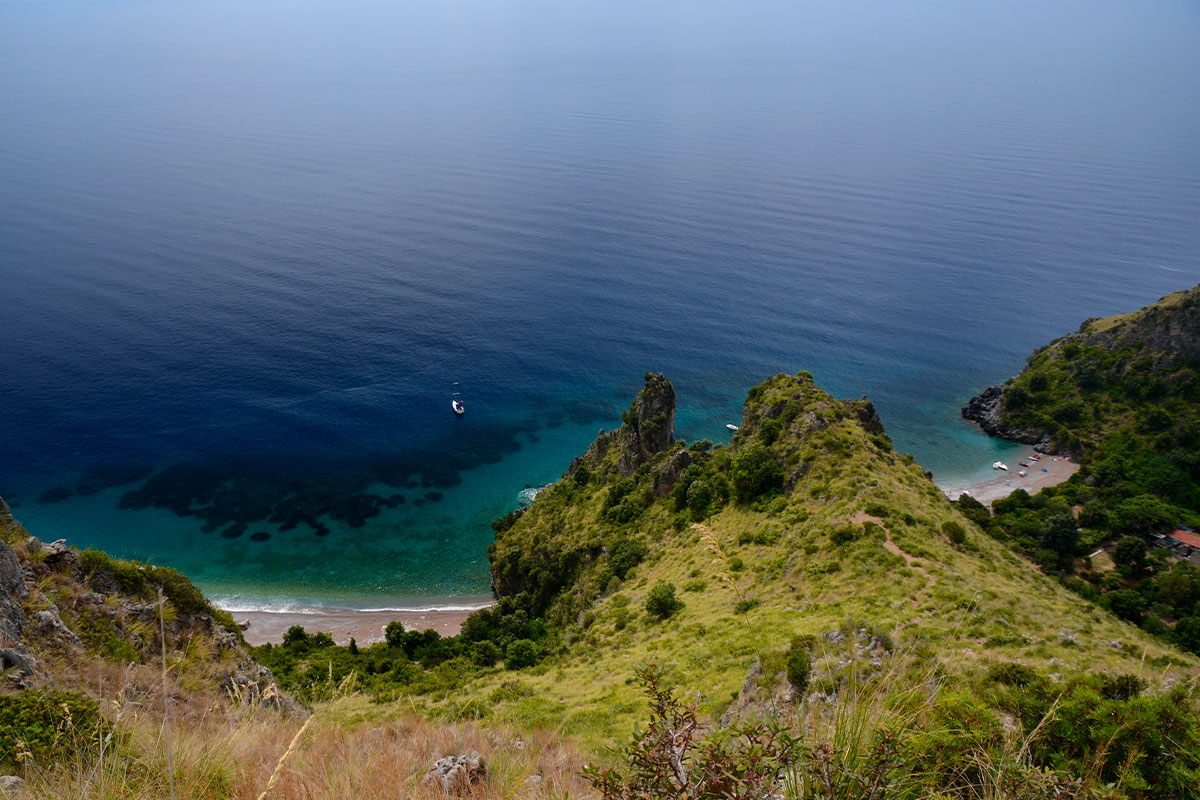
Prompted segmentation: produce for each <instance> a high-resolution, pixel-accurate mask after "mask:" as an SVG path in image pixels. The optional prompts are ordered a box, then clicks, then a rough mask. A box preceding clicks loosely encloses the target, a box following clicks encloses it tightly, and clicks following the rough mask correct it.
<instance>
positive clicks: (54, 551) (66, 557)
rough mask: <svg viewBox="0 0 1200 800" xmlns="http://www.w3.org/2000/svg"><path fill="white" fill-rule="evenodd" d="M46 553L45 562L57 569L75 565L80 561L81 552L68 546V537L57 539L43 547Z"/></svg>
mask: <svg viewBox="0 0 1200 800" xmlns="http://www.w3.org/2000/svg"><path fill="white" fill-rule="evenodd" d="M42 552H44V553H45V554H46V556H45V558H44V559H43V562H44V563H46V564H49V565H50V566H51V567H54V568H55V569H58V568H61V567H65V566H75V565H77V564H78V563H79V554H78V553H76V552H75V551H74V550H72V549H71V548H70V547H68V546H67V540H66V539H56V540H55V541H53V542H51V543H50V544H48V545H45V546H44V547H43V548H42Z"/></svg>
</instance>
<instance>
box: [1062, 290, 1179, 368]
mask: <svg viewBox="0 0 1200 800" xmlns="http://www.w3.org/2000/svg"><path fill="white" fill-rule="evenodd" d="M1061 341H1062V342H1063V343H1064V344H1065V343H1066V342H1070V341H1075V342H1078V343H1080V344H1084V345H1095V346H1097V347H1103V348H1104V349H1106V350H1119V349H1121V348H1123V347H1128V348H1132V349H1137V350H1139V351H1141V352H1144V353H1146V354H1147V355H1148V356H1149V357H1150V358H1151V359H1152V361H1153V362H1154V364H1155V366H1156V367H1157V368H1165V367H1169V366H1172V365H1174V364H1184V363H1187V362H1191V361H1200V286H1195V287H1193V288H1191V289H1188V290H1187V291H1184V292H1177V293H1175V294H1171V295H1167V296H1166V297H1164V298H1162V299H1161V300H1159V301H1158V302H1157V303H1155V304H1154V305H1151V306H1147V307H1146V308H1143V309H1141V310H1140V311H1135V312H1133V313H1132V314H1125V315H1123V316H1120V317H1108V318H1105V319H1096V318H1092V319H1088V320H1086V321H1084V323H1083V324H1082V325H1080V326H1079V331H1078V332H1076V333H1074V334H1071V335H1070V336H1067V337H1064V339H1063V340H1061Z"/></svg>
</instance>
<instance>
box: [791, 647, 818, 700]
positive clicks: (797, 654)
mask: <svg viewBox="0 0 1200 800" xmlns="http://www.w3.org/2000/svg"><path fill="white" fill-rule="evenodd" d="M811 675H812V655H811V654H810V653H809V652H808V647H807V646H806V645H805V644H804V643H803V642H802V641H799V640H796V641H793V642H792V644H791V646H789V647H788V650H787V680H788V683H790V684H791V685H792V687H793V688H794V689H795V690H796V694H797V695H799V696H803V695H804V693H805V692H806V691H808V679H809V677H810V676H811Z"/></svg>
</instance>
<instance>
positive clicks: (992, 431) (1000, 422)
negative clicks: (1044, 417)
mask: <svg viewBox="0 0 1200 800" xmlns="http://www.w3.org/2000/svg"><path fill="white" fill-rule="evenodd" d="M1003 400H1004V387H1003V386H989V387H988V388H987V389H984V390H983V392H982V393H981V394H978V395H976V396H975V397H972V398H971V399H970V400H968V401H967V405H966V407H965V408H963V410H962V415H963V419H966V420H970V421H971V422H975V423H978V424H979V427H980V428H982V429H983V431H984V433H986V434H988V435H989V436H996V437H998V438H1001V439H1008V440H1009V441H1013V442H1020V443H1022V444H1031V445H1033V449H1034V450H1037V451H1038V452H1040V453H1048V452H1050V450H1051V441H1050V434H1048V433H1046V432H1045V431H1038V430H1022V429H1020V428H1014V427H1012V426H1011V425H1008V424H1006V423H1005V422H1004V418H1003V415H1002V414H1001V410H1000V409H1001V406H1002V404H1003Z"/></svg>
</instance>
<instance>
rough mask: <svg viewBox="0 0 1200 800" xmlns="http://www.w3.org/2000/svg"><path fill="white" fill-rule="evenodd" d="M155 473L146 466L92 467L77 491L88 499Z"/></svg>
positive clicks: (77, 485)
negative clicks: (98, 493)
mask: <svg viewBox="0 0 1200 800" xmlns="http://www.w3.org/2000/svg"><path fill="white" fill-rule="evenodd" d="M153 471H154V470H153V469H151V468H150V467H148V466H146V465H144V464H137V465H129V464H125V465H122V464H117V465H112V466H100V467H92V468H90V469H89V470H87V472H85V473H83V476H82V477H81V478H80V479H79V482H78V483H76V484H75V491H76V492H78V493H79V494H81V495H84V496H85V497H86V496H88V495H93V494H96V493H97V492H102V491H104V490H105V489H115V488H117V487H118V486H128V485H129V484H131V483H137V482H138V481H140V480H144V479H145V478H146V477H148V476H149V475H150V473H152V472H153Z"/></svg>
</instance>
